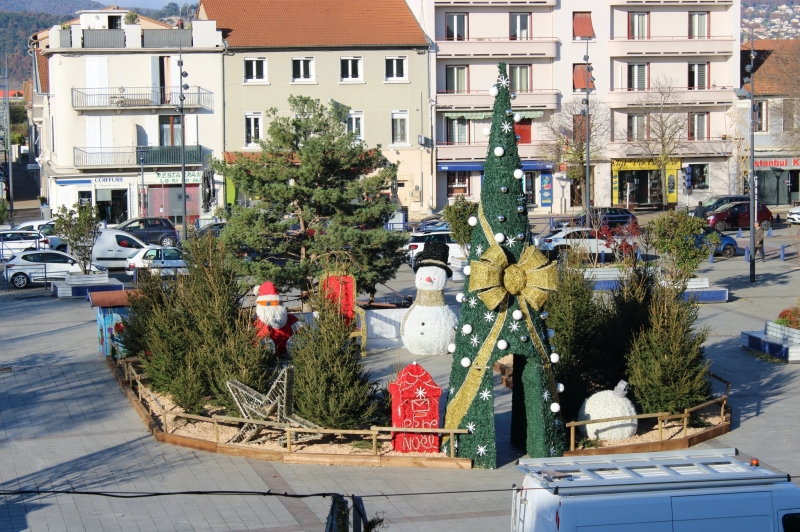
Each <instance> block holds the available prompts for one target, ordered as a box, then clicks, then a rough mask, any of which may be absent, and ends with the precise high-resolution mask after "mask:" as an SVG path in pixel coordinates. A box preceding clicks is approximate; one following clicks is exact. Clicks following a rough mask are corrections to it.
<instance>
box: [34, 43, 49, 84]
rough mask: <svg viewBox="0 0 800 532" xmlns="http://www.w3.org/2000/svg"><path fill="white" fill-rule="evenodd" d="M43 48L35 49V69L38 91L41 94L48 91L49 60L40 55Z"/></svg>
mask: <svg viewBox="0 0 800 532" xmlns="http://www.w3.org/2000/svg"><path fill="white" fill-rule="evenodd" d="M42 53H44V50H36V56H35V57H36V70H37V71H38V74H39V92H40V93H41V94H49V93H50V62H49V60H48V59H47V58H46V57H44V56H42Z"/></svg>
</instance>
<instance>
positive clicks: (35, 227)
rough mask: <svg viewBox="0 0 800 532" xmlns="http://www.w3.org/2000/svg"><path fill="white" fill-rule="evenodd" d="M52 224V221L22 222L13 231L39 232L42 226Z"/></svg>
mask: <svg viewBox="0 0 800 532" xmlns="http://www.w3.org/2000/svg"><path fill="white" fill-rule="evenodd" d="M51 223H53V220H34V221H32V222H24V223H22V224H20V225H18V226H16V227H15V228H14V229H16V230H17V231H39V230H40V229H41V228H42V226H44V225H47V224H51Z"/></svg>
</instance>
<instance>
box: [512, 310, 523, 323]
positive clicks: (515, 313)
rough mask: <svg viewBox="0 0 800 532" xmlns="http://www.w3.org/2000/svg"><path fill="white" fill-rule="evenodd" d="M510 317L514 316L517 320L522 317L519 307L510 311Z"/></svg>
mask: <svg viewBox="0 0 800 532" xmlns="http://www.w3.org/2000/svg"><path fill="white" fill-rule="evenodd" d="M511 317H512V318H514V319H515V320H517V321H519V320H521V319H522V311H521V310H519V309H517V310H515V311H514V312H512V313H511Z"/></svg>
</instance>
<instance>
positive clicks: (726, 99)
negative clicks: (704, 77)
mask: <svg viewBox="0 0 800 532" xmlns="http://www.w3.org/2000/svg"><path fill="white" fill-rule="evenodd" d="M733 89H734V87H724V86H720V85H716V86H713V85H712V86H711V87H709V88H706V89H695V88H689V87H668V88H667V89H666V90H667V91H669V96H666V93H663V95H662V91H664V90H665V89H663V88H656V87H652V88H650V89H628V88H625V87H612V88H611V89H609V92H608V96H607V99H606V103H607V104H608V105H609V106H610V107H612V108H615V107H641V106H647V105H653V106H657V105H658V102H659V101H661V100H662V99H663V100H669V101H672V102H674V103H675V104H676V105H679V106H699V105H729V104H731V103H732V102H733V101H734V100H735V97H734V94H733Z"/></svg>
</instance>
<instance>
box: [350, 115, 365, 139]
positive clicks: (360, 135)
mask: <svg viewBox="0 0 800 532" xmlns="http://www.w3.org/2000/svg"><path fill="white" fill-rule="evenodd" d="M347 132H348V133H352V134H353V135H355V136H356V139H358V140H363V139H364V112H363V111H350V114H348V115H347Z"/></svg>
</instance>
